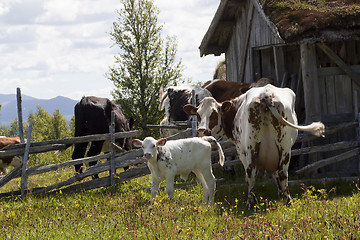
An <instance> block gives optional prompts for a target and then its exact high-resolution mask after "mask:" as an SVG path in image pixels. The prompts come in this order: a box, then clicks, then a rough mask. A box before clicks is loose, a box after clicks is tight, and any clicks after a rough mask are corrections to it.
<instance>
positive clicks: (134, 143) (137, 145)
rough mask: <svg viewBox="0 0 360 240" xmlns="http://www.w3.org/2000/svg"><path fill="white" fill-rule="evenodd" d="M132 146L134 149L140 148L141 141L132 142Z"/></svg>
mask: <svg viewBox="0 0 360 240" xmlns="http://www.w3.org/2000/svg"><path fill="white" fill-rule="evenodd" d="M132 144H133V145H134V146H135V147H138V148H139V147H142V141H141V140H139V139H134V140H132Z"/></svg>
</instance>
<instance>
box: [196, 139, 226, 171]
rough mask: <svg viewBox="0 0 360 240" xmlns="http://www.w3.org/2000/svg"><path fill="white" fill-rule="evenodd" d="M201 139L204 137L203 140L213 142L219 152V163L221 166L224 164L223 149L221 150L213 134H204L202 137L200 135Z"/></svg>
mask: <svg viewBox="0 0 360 240" xmlns="http://www.w3.org/2000/svg"><path fill="white" fill-rule="evenodd" d="M202 139H204V140H205V141H208V142H210V143H211V142H213V143H215V145H216V148H217V150H218V152H219V163H220V165H221V166H224V162H225V156H224V151H223V150H222V147H221V145H220V143H219V142H218V141H216V139H215V138H214V137H213V136H204V137H202Z"/></svg>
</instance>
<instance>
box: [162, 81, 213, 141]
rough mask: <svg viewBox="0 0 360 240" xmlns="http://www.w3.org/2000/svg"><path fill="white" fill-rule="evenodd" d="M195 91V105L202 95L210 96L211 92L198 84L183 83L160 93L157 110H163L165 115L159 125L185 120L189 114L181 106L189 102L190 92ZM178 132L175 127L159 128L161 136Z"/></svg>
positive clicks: (190, 98) (190, 99)
mask: <svg viewBox="0 0 360 240" xmlns="http://www.w3.org/2000/svg"><path fill="white" fill-rule="evenodd" d="M193 91H194V92H195V98H196V99H195V101H196V106H197V105H198V104H199V103H200V101H201V100H202V99H203V98H204V97H209V96H212V95H211V93H210V92H209V91H208V90H206V89H203V88H201V86H198V85H184V86H174V87H169V88H168V89H167V91H166V92H165V93H164V94H161V98H160V104H159V111H162V110H165V114H166V117H165V118H164V119H163V120H162V121H161V123H160V125H173V122H174V121H187V120H189V116H188V115H187V114H186V113H185V112H184V111H183V106H184V105H186V104H189V103H191V101H192V92H193ZM177 132H179V131H178V130H176V129H169V130H168V129H166V130H164V129H160V135H161V136H162V137H168V136H170V135H173V134H175V133H177Z"/></svg>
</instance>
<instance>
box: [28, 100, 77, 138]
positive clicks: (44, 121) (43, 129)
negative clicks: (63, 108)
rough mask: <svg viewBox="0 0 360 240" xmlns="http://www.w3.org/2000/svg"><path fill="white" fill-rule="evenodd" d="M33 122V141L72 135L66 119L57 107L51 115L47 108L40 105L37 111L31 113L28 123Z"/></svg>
mask: <svg viewBox="0 0 360 240" xmlns="http://www.w3.org/2000/svg"><path fill="white" fill-rule="evenodd" d="M31 121H32V122H33V127H32V132H31V139H32V140H31V141H32V142H35V141H44V140H51V139H60V138H65V137H70V136H71V131H70V128H69V125H68V124H67V122H66V119H65V118H64V117H63V116H62V115H61V113H60V110H59V109H56V110H55V111H54V113H53V116H51V114H50V113H48V112H47V111H46V110H44V109H43V108H41V107H40V106H38V108H37V112H36V113H30V114H29V116H28V123H30V122H31Z"/></svg>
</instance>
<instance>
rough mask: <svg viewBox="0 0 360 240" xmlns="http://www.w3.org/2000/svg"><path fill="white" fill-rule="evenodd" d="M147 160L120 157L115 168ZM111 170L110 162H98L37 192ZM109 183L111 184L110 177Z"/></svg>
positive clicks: (50, 189) (46, 190) (57, 187)
mask: <svg viewBox="0 0 360 240" xmlns="http://www.w3.org/2000/svg"><path fill="white" fill-rule="evenodd" d="M143 162H146V160H145V159H144V158H139V159H130V160H125V161H124V160H118V158H116V159H115V163H114V164H115V169H118V168H123V167H127V166H130V165H135V164H139V163H143ZM109 170H110V163H109V162H106V163H101V164H96V165H94V166H92V167H89V168H88V169H86V171H85V172H84V173H81V174H76V175H75V176H74V177H71V178H69V179H68V180H66V181H63V182H61V183H56V184H53V185H50V186H48V187H45V188H43V189H41V190H39V191H38V192H35V193H41V192H49V191H52V190H54V189H60V188H61V187H64V186H67V185H70V184H73V183H75V182H77V181H81V180H82V179H84V178H86V177H89V176H93V175H95V174H99V173H102V172H105V171H109ZM107 184H109V179H108V182H107Z"/></svg>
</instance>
